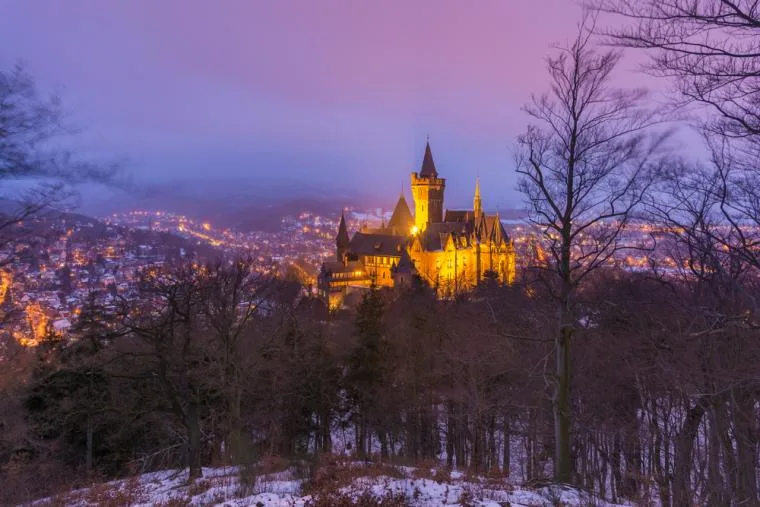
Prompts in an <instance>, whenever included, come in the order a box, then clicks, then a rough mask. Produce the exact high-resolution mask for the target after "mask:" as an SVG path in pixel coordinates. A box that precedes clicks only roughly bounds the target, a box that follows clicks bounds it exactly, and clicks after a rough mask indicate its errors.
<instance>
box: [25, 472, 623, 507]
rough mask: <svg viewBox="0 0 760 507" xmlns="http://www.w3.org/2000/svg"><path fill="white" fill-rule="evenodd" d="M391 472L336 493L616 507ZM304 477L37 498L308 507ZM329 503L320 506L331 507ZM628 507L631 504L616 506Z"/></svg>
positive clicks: (180, 475)
mask: <svg viewBox="0 0 760 507" xmlns="http://www.w3.org/2000/svg"><path fill="white" fill-rule="evenodd" d="M394 470H395V471H396V473H394V474H393V477H391V476H389V475H375V474H369V475H362V473H361V472H360V471H359V470H357V471H356V472H357V474H356V478H355V479H354V480H353V481H352V482H351V483H350V485H348V486H344V487H342V488H340V489H339V490H338V491H337V493H338V494H340V495H342V496H348V497H352V498H359V497H360V496H361V495H364V496H365V497H369V496H372V497H375V498H378V499H380V498H388V497H394V498H397V499H398V498H400V497H401V496H402V495H403V497H404V499H405V502H404V503H405V504H407V505H412V506H443V505H449V506H456V505H460V506H463V507H464V506H478V507H502V506H505V505H508V506H510V507H518V506H546V505H584V506H588V505H594V506H600V507H601V506H614V505H617V504H610V503H607V502H604V501H602V500H599V499H597V498H594V497H593V496H591V495H589V494H588V493H585V492H582V491H579V490H576V489H573V488H569V487H566V486H556V485H555V486H545V487H541V488H535V489H530V488H525V487H518V486H512V485H510V484H509V483H507V482H505V481H504V480H496V479H482V478H473V477H467V478H465V477H464V476H462V474H459V473H456V472H453V473H451V474H450V475H449V474H446V475H447V476H448V477H447V478H445V479H442V478H440V477H439V476H436V475H432V477H435V479H433V478H427V477H423V476H422V475H428V476H429V475H431V474H429V473H426V474H420V470H418V469H414V468H407V467H401V468H395V469H394ZM303 484H304V481H303V480H300V479H296V478H295V477H294V473H293V471H292V470H288V471H285V472H280V473H271V474H264V475H258V476H256V477H255V479H248V480H246V479H245V474H244V473H241V472H240V471H239V470H238V469H236V468H205V469H203V478H202V479H199V480H197V481H195V482H194V483H193V484H191V485H188V484H187V472H186V471H181V472H178V471H162V472H154V473H148V474H144V475H140V476H137V477H134V478H132V479H126V480H121V481H113V482H109V483H105V484H98V485H95V486H92V487H91V488H87V489H81V490H76V491H72V492H70V493H67V494H63V495H59V496H57V497H53V498H47V499H44V500H40V501H38V502H35V503H34V505H35V506H42V505H51V506H52V505H54V506H62V505H71V506H94V505H109V506H117V505H130V506H141V507H142V506H145V507H147V506H165V507H180V506H191V505H192V506H211V505H218V506H229V507H237V506H256V507H309V506H310V505H315V503H317V502H316V500H318V499H317V498H314V497H312V496H311V495H303V494H302V493H301V491H302V490H303ZM329 504H330V502H329V501H328V502H327V503H324V502H323V503H321V504H320V505H329ZM620 505H631V504H620Z"/></svg>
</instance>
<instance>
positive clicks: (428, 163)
mask: <svg viewBox="0 0 760 507" xmlns="http://www.w3.org/2000/svg"><path fill="white" fill-rule="evenodd" d="M420 177H426V178H437V177H438V171H436V170H435V163H434V162H433V152H431V151H430V141H428V142H427V143H425V158H423V159H422V169H420Z"/></svg>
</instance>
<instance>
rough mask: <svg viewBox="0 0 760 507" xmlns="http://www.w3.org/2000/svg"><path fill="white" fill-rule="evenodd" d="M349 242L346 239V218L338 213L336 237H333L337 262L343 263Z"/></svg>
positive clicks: (341, 213) (347, 238)
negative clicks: (338, 220)
mask: <svg viewBox="0 0 760 507" xmlns="http://www.w3.org/2000/svg"><path fill="white" fill-rule="evenodd" d="M350 242H351V240H350V239H349V237H348V229H347V228H346V217H345V216H344V215H343V212H342V211H341V212H340V225H339V226H338V235H337V236H336V237H335V246H336V247H337V248H336V252H335V255H336V257H337V258H338V260H339V261H341V262H343V261H344V259H345V257H346V254H347V253H348V246H349V243H350Z"/></svg>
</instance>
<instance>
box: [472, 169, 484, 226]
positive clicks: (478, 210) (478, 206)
mask: <svg viewBox="0 0 760 507" xmlns="http://www.w3.org/2000/svg"><path fill="white" fill-rule="evenodd" d="M472 211H473V213H474V215H475V221H476V222H475V223H479V222H480V217H481V216H482V215H483V201H482V200H481V199H480V178H475V197H474V198H473V200H472Z"/></svg>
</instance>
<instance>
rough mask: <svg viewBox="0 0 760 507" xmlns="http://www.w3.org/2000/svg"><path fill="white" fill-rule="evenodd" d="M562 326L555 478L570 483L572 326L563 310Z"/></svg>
mask: <svg viewBox="0 0 760 507" xmlns="http://www.w3.org/2000/svg"><path fill="white" fill-rule="evenodd" d="M562 314H563V319H562V328H561V329H560V335H559V336H558V339H557V341H556V343H555V346H556V349H557V350H556V354H557V379H556V387H555V392H554V403H553V413H554V479H555V480H556V481H557V482H564V483H570V482H571V480H572V468H571V463H570V338H571V336H572V332H573V330H572V327H571V325H570V324H567V323H566V322H565V312H564V311H563V312H562Z"/></svg>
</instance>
